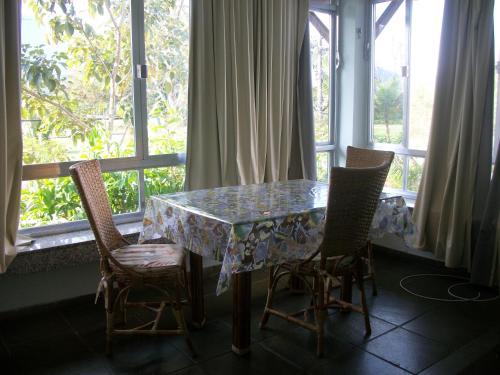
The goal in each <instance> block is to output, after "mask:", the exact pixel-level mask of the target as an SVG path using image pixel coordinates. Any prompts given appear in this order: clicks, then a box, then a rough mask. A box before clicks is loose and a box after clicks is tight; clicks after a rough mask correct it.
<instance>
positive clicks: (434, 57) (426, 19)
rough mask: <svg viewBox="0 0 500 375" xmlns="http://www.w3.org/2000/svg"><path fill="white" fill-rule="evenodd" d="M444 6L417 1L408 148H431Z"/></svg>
mask: <svg viewBox="0 0 500 375" xmlns="http://www.w3.org/2000/svg"><path fill="white" fill-rule="evenodd" d="M443 7H444V0H418V1H413V7H412V20H411V22H412V24H411V54H410V55H411V61H410V110H409V113H408V116H409V135H408V147H409V148H410V149H418V150H426V149H427V142H428V139H429V132H430V128H431V117H432V107H433V104H434V88H435V86H436V75H437V65H438V57H439V44H440V43H439V42H440V36H441V23H442V19H443Z"/></svg>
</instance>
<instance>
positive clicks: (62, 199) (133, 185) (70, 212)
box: [20, 171, 139, 228]
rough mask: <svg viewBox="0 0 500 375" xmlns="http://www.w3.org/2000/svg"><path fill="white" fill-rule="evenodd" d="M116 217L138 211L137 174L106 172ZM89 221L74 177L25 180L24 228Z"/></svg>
mask: <svg viewBox="0 0 500 375" xmlns="http://www.w3.org/2000/svg"><path fill="white" fill-rule="evenodd" d="M103 179H104V183H105V185H106V191H107V193H108V197H109V201H110V205H111V209H112V211H113V213H114V214H120V213H127V212H135V211H137V210H138V202H139V199H138V185H137V172H136V171H127V172H113V173H103ZM85 218H86V215H85V213H84V210H83V208H82V205H81V202H80V198H79V196H78V193H77V191H76V187H75V185H74V184H73V181H72V180H71V178H70V177H60V178H51V179H42V180H34V181H23V184H22V188H21V220H20V227H21V228H30V227H36V226H41V225H47V224H60V223H66V222H70V221H75V220H83V219H85Z"/></svg>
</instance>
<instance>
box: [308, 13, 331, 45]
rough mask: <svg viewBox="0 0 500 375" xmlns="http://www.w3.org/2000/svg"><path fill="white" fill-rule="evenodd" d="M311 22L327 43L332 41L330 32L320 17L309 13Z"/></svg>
mask: <svg viewBox="0 0 500 375" xmlns="http://www.w3.org/2000/svg"><path fill="white" fill-rule="evenodd" d="M309 22H311V23H312V24H313V26H314V28H315V29H316V30H318V32H319V35H321V37H322V38H323V39H325V40H326V41H327V42H329V41H330V30H328V27H326V26H325V24H324V23H323V22H322V21H321V20H320V19H319V17H318V16H317V15H316V14H315V13H314V12H309Z"/></svg>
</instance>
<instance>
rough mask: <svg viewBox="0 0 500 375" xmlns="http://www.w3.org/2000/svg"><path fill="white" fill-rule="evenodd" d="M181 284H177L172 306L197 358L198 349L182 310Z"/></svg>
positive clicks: (193, 354)
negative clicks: (195, 346)
mask: <svg viewBox="0 0 500 375" xmlns="http://www.w3.org/2000/svg"><path fill="white" fill-rule="evenodd" d="M183 276H184V277H185V276H186V274H185V273H183ZM179 281H180V280H179ZM179 285H182V283H180V284H177V285H176V286H175V302H174V304H173V306H172V312H173V314H174V317H175V320H176V322H177V325H178V326H179V328H180V330H181V331H182V332H183V334H184V339H185V341H186V345H187V346H188V348H189V351H190V352H191V356H192V357H193V358H195V357H196V356H197V354H196V351H195V350H194V346H193V342H192V341H191V338H190V337H189V331H188V328H187V323H186V319H185V318H184V314H183V312H182V298H181V292H180V290H179ZM187 293H189V292H187ZM188 298H189V297H188Z"/></svg>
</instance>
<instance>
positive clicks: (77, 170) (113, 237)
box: [69, 160, 124, 256]
mask: <svg viewBox="0 0 500 375" xmlns="http://www.w3.org/2000/svg"><path fill="white" fill-rule="evenodd" d="M69 171H70V174H71V177H72V178H73V181H74V182H75V185H76V187H77V189H78V194H79V195H80V199H81V200H82V204H83V208H84V209H85V213H86V214H87V217H88V219H89V222H90V226H91V227H92V231H93V232H94V235H95V238H96V241H97V246H98V248H99V251H100V253H101V256H107V255H108V254H109V252H110V251H112V250H115V249H117V248H119V247H121V246H123V243H124V240H123V237H122V235H121V234H120V232H119V231H118V229H117V228H116V226H115V224H114V222H113V215H112V213H111V207H110V205H109V200H108V195H107V193H106V188H105V186H104V181H103V179H102V174H101V166H100V164H99V161H97V160H89V161H84V162H80V163H77V164H74V165H72V166H71V167H70V168H69Z"/></svg>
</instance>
